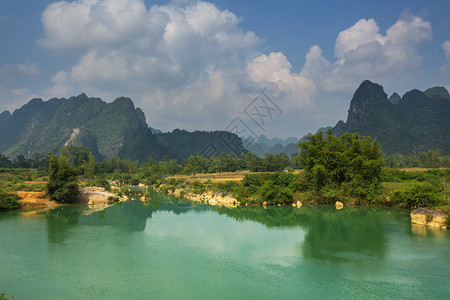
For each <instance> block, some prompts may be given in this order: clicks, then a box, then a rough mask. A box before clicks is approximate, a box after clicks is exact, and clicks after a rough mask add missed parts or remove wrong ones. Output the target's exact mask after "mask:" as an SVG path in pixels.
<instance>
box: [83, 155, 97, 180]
mask: <svg viewBox="0 0 450 300" xmlns="http://www.w3.org/2000/svg"><path fill="white" fill-rule="evenodd" d="M94 171H95V157H94V155H92V152H91V153H89V158H88V160H87V161H85V162H84V176H86V178H93V177H94Z"/></svg>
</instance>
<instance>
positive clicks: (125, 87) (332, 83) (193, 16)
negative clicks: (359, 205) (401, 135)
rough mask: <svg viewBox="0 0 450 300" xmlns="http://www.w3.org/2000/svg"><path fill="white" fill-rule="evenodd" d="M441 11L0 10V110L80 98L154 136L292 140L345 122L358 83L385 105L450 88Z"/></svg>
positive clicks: (20, 6)
mask: <svg viewBox="0 0 450 300" xmlns="http://www.w3.org/2000/svg"><path fill="white" fill-rule="evenodd" d="M449 11H450V1H446V0H435V1H401V0H399V1H257V2H256V1H235V0H228V1H226V0H220V1H212V2H199V1H182V0H180V1H177V0H176V1H172V2H169V1H142V0H120V1H119V0H79V1H68V2H67V1H65V2H55V1H45V0H39V1H25V0H15V1H12V0H0V39H1V40H2V43H1V45H0V54H1V55H0V111H3V110H10V111H13V110H14V109H17V108H19V107H21V106H22V105H23V104H25V103H26V102H28V101H29V100H30V99H31V98H33V97H40V98H43V99H44V100H47V99H49V98H52V97H58V98H60V97H70V96H74V95H78V94H80V93H81V92H86V93H87V94H88V96H90V97H101V98H102V99H104V100H105V101H108V102H109V101H113V100H114V99H115V98H116V97H119V96H128V97H130V98H132V99H133V100H134V102H135V104H136V106H139V107H141V108H142V109H143V110H144V112H145V114H146V116H147V123H148V124H149V125H150V126H152V127H156V128H161V129H162V130H172V129H174V128H177V127H178V128H184V129H187V130H195V129H200V130H219V129H224V128H231V127H232V126H231V127H230V126H229V125H230V123H232V122H233V121H234V120H236V118H238V120H240V121H242V122H243V123H244V124H245V125H246V126H247V127H246V128H248V129H250V131H249V133H250V132H253V133H252V134H255V135H259V134H265V135H267V136H278V137H288V136H296V137H301V136H303V135H304V134H306V133H308V132H310V131H315V130H316V129H318V128H319V127H322V126H329V125H334V124H335V123H336V122H337V121H338V120H340V119H344V120H345V118H346V114H347V109H348V107H349V103H350V99H351V97H352V95H353V92H354V91H355V89H356V88H357V87H358V85H359V84H360V83H361V82H362V81H363V80H364V79H369V80H372V81H374V82H377V83H379V84H381V85H383V86H384V88H385V91H386V93H388V94H389V95H390V94H392V93H393V92H398V93H399V94H400V95H402V94H404V93H405V92H406V91H408V90H411V89H413V88H418V89H422V90H423V89H426V88H428V87H431V86H436V85H439V86H445V87H447V89H449V87H450V18H449V17H448V12H449ZM446 42H447V43H446ZM261 90H264V91H265V92H266V93H267V95H268V96H269V97H271V99H272V100H273V102H274V103H276V104H277V106H278V107H279V108H280V114H277V115H276V116H275V115H274V116H272V118H271V119H270V118H267V119H265V122H264V124H263V126H257V125H258V124H256V123H257V122H254V121H253V120H252V119H251V118H250V117H249V114H246V112H247V113H248V112H249V111H248V109H247V110H245V108H246V107H247V106H248V105H249V104H251V103H253V102H252V100H253V99H254V98H255V97H256V96H257V95H258V93H259V92H260V91H261ZM250 116H251V114H250ZM259 125H261V124H259ZM244 134H245V133H244Z"/></svg>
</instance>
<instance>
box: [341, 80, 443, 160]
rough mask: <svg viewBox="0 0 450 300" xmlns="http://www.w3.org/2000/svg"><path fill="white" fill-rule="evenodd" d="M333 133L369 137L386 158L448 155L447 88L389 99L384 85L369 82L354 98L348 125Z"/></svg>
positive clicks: (365, 83)
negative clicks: (432, 151)
mask: <svg viewBox="0 0 450 300" xmlns="http://www.w3.org/2000/svg"><path fill="white" fill-rule="evenodd" d="M333 132H334V133H335V134H336V135H341V134H343V133H344V132H350V133H354V132H359V133H360V134H361V135H370V136H372V137H373V138H375V139H377V140H378V141H379V142H380V144H381V147H382V149H383V151H384V152H385V153H387V154H393V153H403V154H410V153H418V152H423V151H427V150H429V149H440V150H441V151H442V152H443V154H449V153H450V134H449V133H450V96H449V93H448V91H447V90H446V89H445V88H444V87H434V88H430V89H428V90H426V91H424V92H422V91H419V90H416V89H415V90H411V91H409V92H407V93H405V94H404V95H403V96H402V97H399V95H398V94H397V93H394V94H393V95H392V96H391V97H389V98H388V96H387V94H386V93H385V92H384V89H383V87H382V86H381V85H379V84H376V83H372V82H370V81H368V80H366V81H364V82H363V83H361V85H360V86H359V87H358V89H357V90H356V91H355V93H354V95H353V98H352V100H351V103H350V109H349V110H348V116H347V121H346V122H343V121H339V122H338V123H337V124H336V126H335V127H334V128H333Z"/></svg>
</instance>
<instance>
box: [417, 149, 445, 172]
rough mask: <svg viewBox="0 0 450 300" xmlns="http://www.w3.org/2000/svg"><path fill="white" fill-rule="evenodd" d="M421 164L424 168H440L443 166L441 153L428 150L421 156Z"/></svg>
mask: <svg viewBox="0 0 450 300" xmlns="http://www.w3.org/2000/svg"><path fill="white" fill-rule="evenodd" d="M419 160H420V164H421V166H422V167H424V168H439V167H441V166H442V160H441V153H440V152H439V151H438V150H428V152H422V153H420V154H419Z"/></svg>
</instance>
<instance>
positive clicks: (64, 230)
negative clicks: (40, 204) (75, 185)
mask: <svg viewBox="0 0 450 300" xmlns="http://www.w3.org/2000/svg"><path fill="white" fill-rule="evenodd" d="M82 212H83V208H81V207H74V206H60V207H55V208H54V209H51V210H48V211H46V212H45V221H46V223H47V235H48V240H49V241H50V242H53V243H61V242H63V241H64V240H65V238H66V237H67V234H68V231H69V230H70V229H71V228H72V227H74V226H76V225H77V224H78V219H79V217H80V215H81V214H82Z"/></svg>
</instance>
